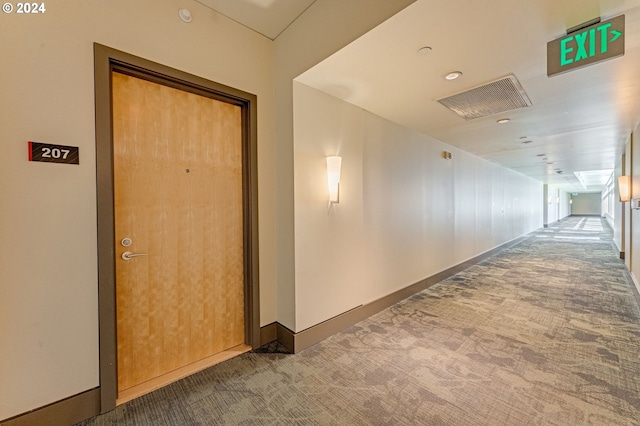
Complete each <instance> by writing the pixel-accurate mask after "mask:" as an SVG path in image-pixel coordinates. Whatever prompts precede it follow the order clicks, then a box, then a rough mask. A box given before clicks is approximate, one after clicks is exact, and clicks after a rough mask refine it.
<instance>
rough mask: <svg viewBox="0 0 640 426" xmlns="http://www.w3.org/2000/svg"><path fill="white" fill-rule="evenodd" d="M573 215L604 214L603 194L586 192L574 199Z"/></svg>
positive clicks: (575, 196)
mask: <svg viewBox="0 0 640 426" xmlns="http://www.w3.org/2000/svg"><path fill="white" fill-rule="evenodd" d="M572 199H573V204H572V205H571V214H574V215H598V216H600V215H601V214H602V193H600V192H584V193H579V194H578V195H574V196H573V197H572Z"/></svg>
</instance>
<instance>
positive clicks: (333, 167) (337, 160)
mask: <svg viewBox="0 0 640 426" xmlns="http://www.w3.org/2000/svg"><path fill="white" fill-rule="evenodd" d="M341 171H342V157H339V156H337V155H334V156H331V157H327V183H328V184H329V202H330V203H331V204H338V203H339V202H340V172H341Z"/></svg>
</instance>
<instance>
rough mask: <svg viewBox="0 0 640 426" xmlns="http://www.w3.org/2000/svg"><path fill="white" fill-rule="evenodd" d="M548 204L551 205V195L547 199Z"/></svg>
mask: <svg viewBox="0 0 640 426" xmlns="http://www.w3.org/2000/svg"><path fill="white" fill-rule="evenodd" d="M547 204H551V195H549V196H548V197H547Z"/></svg>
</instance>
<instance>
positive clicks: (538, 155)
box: [536, 154, 547, 157]
mask: <svg viewBox="0 0 640 426" xmlns="http://www.w3.org/2000/svg"><path fill="white" fill-rule="evenodd" d="M545 155H547V154H536V157H544V156H545Z"/></svg>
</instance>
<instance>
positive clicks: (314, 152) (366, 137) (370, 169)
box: [294, 83, 568, 331]
mask: <svg viewBox="0 0 640 426" xmlns="http://www.w3.org/2000/svg"><path fill="white" fill-rule="evenodd" d="M294 101H295V103H294V105H295V116H294V129H295V131H294V135H295V140H294V159H295V289H296V293H295V294H296V305H295V311H296V312H295V313H296V319H295V323H296V330H295V331H301V330H304V329H306V328H308V327H310V326H313V325H315V324H318V323H320V322H322V321H324V320H327V319H329V318H331V317H333V316H336V315H338V314H340V313H343V312H345V311H346V310H348V309H351V308H353V307H356V306H358V305H361V304H365V303H368V302H371V301H373V300H376V299H379V298H381V297H383V296H385V295H387V294H390V293H392V292H394V291H396V290H399V289H401V288H404V287H406V286H408V285H411V284H413V283H415V282H418V281H420V280H422V279H424V278H426V277H428V276H431V275H433V274H435V273H437V272H439V271H442V270H444V269H447V268H449V267H451V266H454V265H456V264H458V263H460V262H462V261H465V260H467V259H469V258H471V257H474V256H476V255H478V254H480V253H483V252H485V251H487V250H490V249H491V248H493V247H495V246H497V245H499V244H502V243H504V242H507V241H509V240H512V239H514V238H517V237H519V236H521V235H523V234H526V233H528V232H530V231H533V230H535V229H537V228H539V227H540V226H542V206H541V204H540V200H541V198H542V184H541V183H539V182H536V181H534V180H532V179H530V178H528V177H525V176H523V175H520V174H517V173H515V172H513V171H510V170H507V169H504V168H502V167H499V166H497V165H495V164H492V163H489V162H487V161H485V160H482V159H480V158H479V157H476V156H474V155H471V154H469V153H466V152H464V151H461V150H459V149H456V148H454V147H452V146H450V145H447V144H444V143H442V142H439V141H437V140H435V139H433V138H430V137H428V136H425V135H422V134H420V133H418V132H415V131H413V130H409V129H406V128H403V127H401V126H398V125H396V124H393V123H391V122H389V121H387V120H384V119H382V118H380V117H377V116H375V115H373V114H371V113H368V112H366V111H363V110H361V109H359V108H357V107H355V106H353V105H350V104H347V103H345V102H343V101H340V100H338V99H336V98H333V97H331V96H328V95H326V94H324V93H321V92H319V91H317V90H315V89H312V88H309V87H307V86H305V85H302V84H300V83H296V84H295V85H294ZM444 150H446V151H450V152H452V153H453V159H452V160H445V159H443V158H442V156H441V154H442V151H444ZM336 154H338V155H341V156H342V157H343V160H342V161H343V174H342V180H341V194H340V197H341V198H340V203H339V204H338V205H335V206H333V207H328V194H327V187H326V163H325V156H327V155H336ZM554 201H555V200H554ZM567 203H568V200H567Z"/></svg>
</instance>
